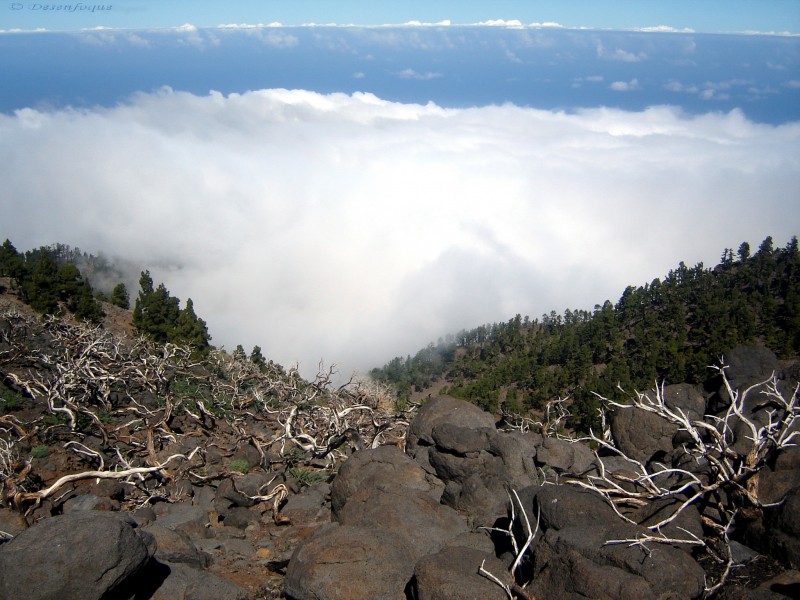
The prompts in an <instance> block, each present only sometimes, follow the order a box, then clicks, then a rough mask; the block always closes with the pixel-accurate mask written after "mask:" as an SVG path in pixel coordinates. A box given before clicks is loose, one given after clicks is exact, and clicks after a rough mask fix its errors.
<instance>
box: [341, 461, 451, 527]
mask: <svg viewBox="0 0 800 600" xmlns="http://www.w3.org/2000/svg"><path fill="white" fill-rule="evenodd" d="M362 489H381V490H389V489H394V490H398V493H401V491H404V492H405V493H417V492H418V493H421V494H424V495H427V496H430V497H431V498H432V499H433V500H436V501H437V502H438V501H439V498H441V495H442V484H441V482H440V481H437V480H435V479H434V478H431V477H429V476H428V475H427V474H426V473H425V471H424V470H423V469H422V468H420V465H419V464H418V463H416V462H414V461H413V460H411V458H409V457H408V456H407V455H406V454H404V453H403V451H402V450H400V449H399V448H397V447H396V446H379V447H378V448H375V449H372V450H362V451H360V452H356V453H354V454H353V455H352V456H351V457H350V458H349V459H347V461H346V462H345V463H344V464H343V465H342V466H341V468H340V469H339V474H338V475H337V476H336V479H334V481H333V485H332V486H331V509H332V510H333V515H334V518H337V516H338V514H339V511H341V509H342V508H343V507H344V505H345V503H346V502H347V501H348V499H349V498H350V497H351V496H352V495H353V494H354V493H355V492H356V491H357V490H362Z"/></svg>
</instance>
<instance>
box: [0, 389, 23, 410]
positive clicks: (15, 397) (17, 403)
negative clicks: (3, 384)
mask: <svg viewBox="0 0 800 600" xmlns="http://www.w3.org/2000/svg"><path fill="white" fill-rule="evenodd" d="M21 407H22V397H21V396H20V395H19V394H15V393H14V392H12V391H11V390H5V389H4V390H3V391H2V392H0V412H4V413H7V412H11V411H13V410H19V409H20V408H21Z"/></svg>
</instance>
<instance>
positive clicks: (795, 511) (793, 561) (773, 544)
mask: <svg viewBox="0 0 800 600" xmlns="http://www.w3.org/2000/svg"><path fill="white" fill-rule="evenodd" d="M764 525H765V527H766V540H765V541H766V545H767V548H768V549H769V551H770V553H771V554H772V556H775V557H778V558H780V559H781V560H782V562H784V563H786V564H788V565H790V566H792V567H794V568H795V569H800V487H795V488H794V489H793V490H792V491H791V492H790V493H789V494H788V495H787V497H786V498H785V499H784V501H783V502H782V503H781V504H780V505H779V506H775V507H772V508H770V509H768V510H767V511H766V513H765V518H764Z"/></svg>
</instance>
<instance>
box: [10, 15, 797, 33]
mask: <svg viewBox="0 0 800 600" xmlns="http://www.w3.org/2000/svg"><path fill="white" fill-rule="evenodd" d="M479 27H482V28H487V29H517V30H561V31H600V32H620V33H656V34H658V33H664V34H684V35H752V36H772V37H800V33H796V32H792V31H757V30H743V31H703V30H696V29H692V28H689V27H685V28H677V27H672V26H670V25H648V26H641V27H629V28H625V27H620V28H616V27H592V26H584V25H563V24H561V23H556V22H543V23H539V22H531V23H522V22H521V21H519V20H517V19H490V20H488V21H481V22H478V23H453V22H452V21H451V20H450V19H444V20H442V21H437V22H431V23H429V22H423V21H407V22H405V23H383V24H357V23H315V22H308V23H301V24H298V25H290V24H285V23H281V22H277V21H275V22H271V23H219V24H216V25H194V24H192V23H188V22H187V23H184V24H182V25H172V26H163V27H109V26H104V25H98V26H96V27H83V28H79V29H48V28H45V27H36V28H34V29H23V28H9V29H0V34H15V33H17V34H24V33H91V32H95V31H104V32H114V31H125V32H129V31H141V32H153V33H157V32H176V33H191V32H197V31H201V30H228V31H236V30H253V29H305V28H308V29H314V28H330V29H397V28H403V29H435V28H439V29H444V28H479Z"/></svg>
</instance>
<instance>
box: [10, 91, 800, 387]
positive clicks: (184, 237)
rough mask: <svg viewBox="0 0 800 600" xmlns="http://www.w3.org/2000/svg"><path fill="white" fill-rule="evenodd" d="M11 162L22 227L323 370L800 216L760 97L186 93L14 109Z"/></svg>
mask: <svg viewBox="0 0 800 600" xmlns="http://www.w3.org/2000/svg"><path fill="white" fill-rule="evenodd" d="M0 155H1V156H2V157H3V160H2V161H0V179H2V181H3V194H2V196H0V210H2V214H3V215H4V217H3V221H2V224H0V237H2V238H5V237H9V238H11V239H12V241H13V242H14V243H15V244H17V246H18V247H22V248H27V247H33V246H36V245H39V244H49V243H53V242H56V241H60V242H64V243H68V244H71V245H73V246H79V247H80V248H82V249H84V250H86V251H98V250H102V251H104V252H106V253H108V254H111V255H118V256H124V257H127V258H128V259H131V260H133V261H134V262H136V263H138V264H140V265H141V267H142V268H150V269H151V270H152V272H153V274H154V277H155V279H156V280H157V281H164V282H165V283H166V284H167V286H168V287H169V289H170V290H171V291H172V292H173V293H174V294H175V295H177V296H179V297H181V298H183V299H185V298H187V297H191V298H193V300H194V303H195V308H196V310H197V311H198V313H199V314H200V315H201V316H203V317H204V318H206V319H207V321H208V324H209V328H210V331H211V333H212V335H213V336H214V340H213V341H214V342H215V343H216V344H224V345H225V346H226V347H227V348H229V349H231V348H233V347H234V346H235V345H236V344H239V343H241V344H243V345H244V346H245V347H246V348H249V347H252V346H253V345H254V344H259V345H260V346H261V347H262V348H263V349H264V352H265V354H266V355H268V356H269V357H270V358H273V359H275V360H278V361H279V362H282V363H283V364H292V363H294V362H295V361H299V362H300V365H301V370H303V371H304V372H305V373H309V372H311V371H313V369H315V368H316V365H317V361H318V360H319V359H320V358H323V359H324V360H325V361H327V362H336V363H338V364H339V365H340V367H341V368H342V369H344V370H346V371H348V370H350V369H351V368H358V369H361V370H365V369H368V368H369V367H371V366H375V365H378V364H382V363H383V362H385V361H386V360H387V359H389V358H391V357H392V356H394V355H396V354H403V355H404V354H406V353H408V352H414V351H415V350H416V349H418V348H419V347H421V346H423V345H425V344H426V343H427V342H429V341H431V340H436V338H438V337H439V336H442V335H445V334H446V333H448V332H454V331H457V330H459V329H461V328H464V327H473V326H476V325H478V324H481V323H484V322H488V321H499V320H506V319H508V318H510V317H512V316H513V315H515V314H516V313H521V314H529V315H531V317H537V316H539V315H541V314H542V313H544V312H549V311H550V310H553V309H555V310H557V311H559V312H561V311H563V309H565V308H567V307H572V308H575V307H580V308H589V309H591V308H592V307H593V306H594V304H595V303H602V302H603V301H604V300H606V299H610V300H612V301H615V300H616V299H618V297H619V294H620V293H621V292H622V290H623V289H624V288H625V286H627V285H628V284H636V285H638V284H642V283H644V282H646V281H650V280H651V279H653V278H654V277H657V276H662V275H664V274H665V273H666V272H667V271H668V270H669V269H670V268H673V267H675V266H676V265H677V262H678V261H680V260H685V261H686V262H687V263H689V264H693V263H694V262H697V261H705V262H706V264H712V263H713V262H714V261H716V260H717V259H718V257H719V255H720V253H721V250H722V249H723V248H725V247H736V246H737V245H738V244H739V243H740V242H742V241H745V240H747V241H749V242H750V243H751V245H755V244H758V243H759V242H760V241H761V239H763V238H764V237H766V235H773V236H774V237H775V240H776V243H786V241H788V239H789V237H790V236H791V235H793V234H795V233H797V231H796V224H797V223H800V206H799V205H798V203H797V198H796V190H797V189H798V188H799V187H800V124H797V123H792V124H787V125H781V126H769V125H759V124H754V123H753V122H751V121H748V120H747V119H746V118H745V117H744V116H743V115H742V114H741V113H740V112H738V111H734V112H732V113H729V114H708V115H703V116H698V117H689V116H686V115H683V114H682V113H680V111H678V110H677V109H672V108H666V107H660V108H651V109H648V110H646V111H643V112H638V113H631V112H624V111H619V110H611V109H592V110H581V111H576V112H574V113H563V112H551V111H544V110H535V109H530V108H519V107H515V106H511V105H506V106H489V107H485V108H474V109H461V110H456V109H444V108H441V107H439V106H436V105H434V104H427V105H417V104H399V103H392V102H387V101H384V100H381V99H380V98H377V97H375V96H373V95H370V94H355V95H343V94H333V95H321V94H317V93H313V92H303V91H289V90H265V91H257V92H250V93H246V94H242V95H237V94H232V95H230V96H223V95H221V94H217V93H212V94H210V95H208V96H196V95H191V94H188V93H179V92H173V91H171V90H169V89H165V90H162V91H161V92H159V93H156V94H140V95H137V96H135V97H133V98H131V99H130V100H129V101H128V102H127V103H125V104H122V105H119V106H116V107H114V108H109V109H92V110H80V111H79V110H71V109H70V110H62V111H53V112H42V111H37V110H32V109H25V110H22V111H18V112H17V113H15V114H13V115H0ZM45 168H46V173H47V175H46V176H43V173H44V172H45V171H44V169H45ZM132 292H134V293H135V290H132Z"/></svg>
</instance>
